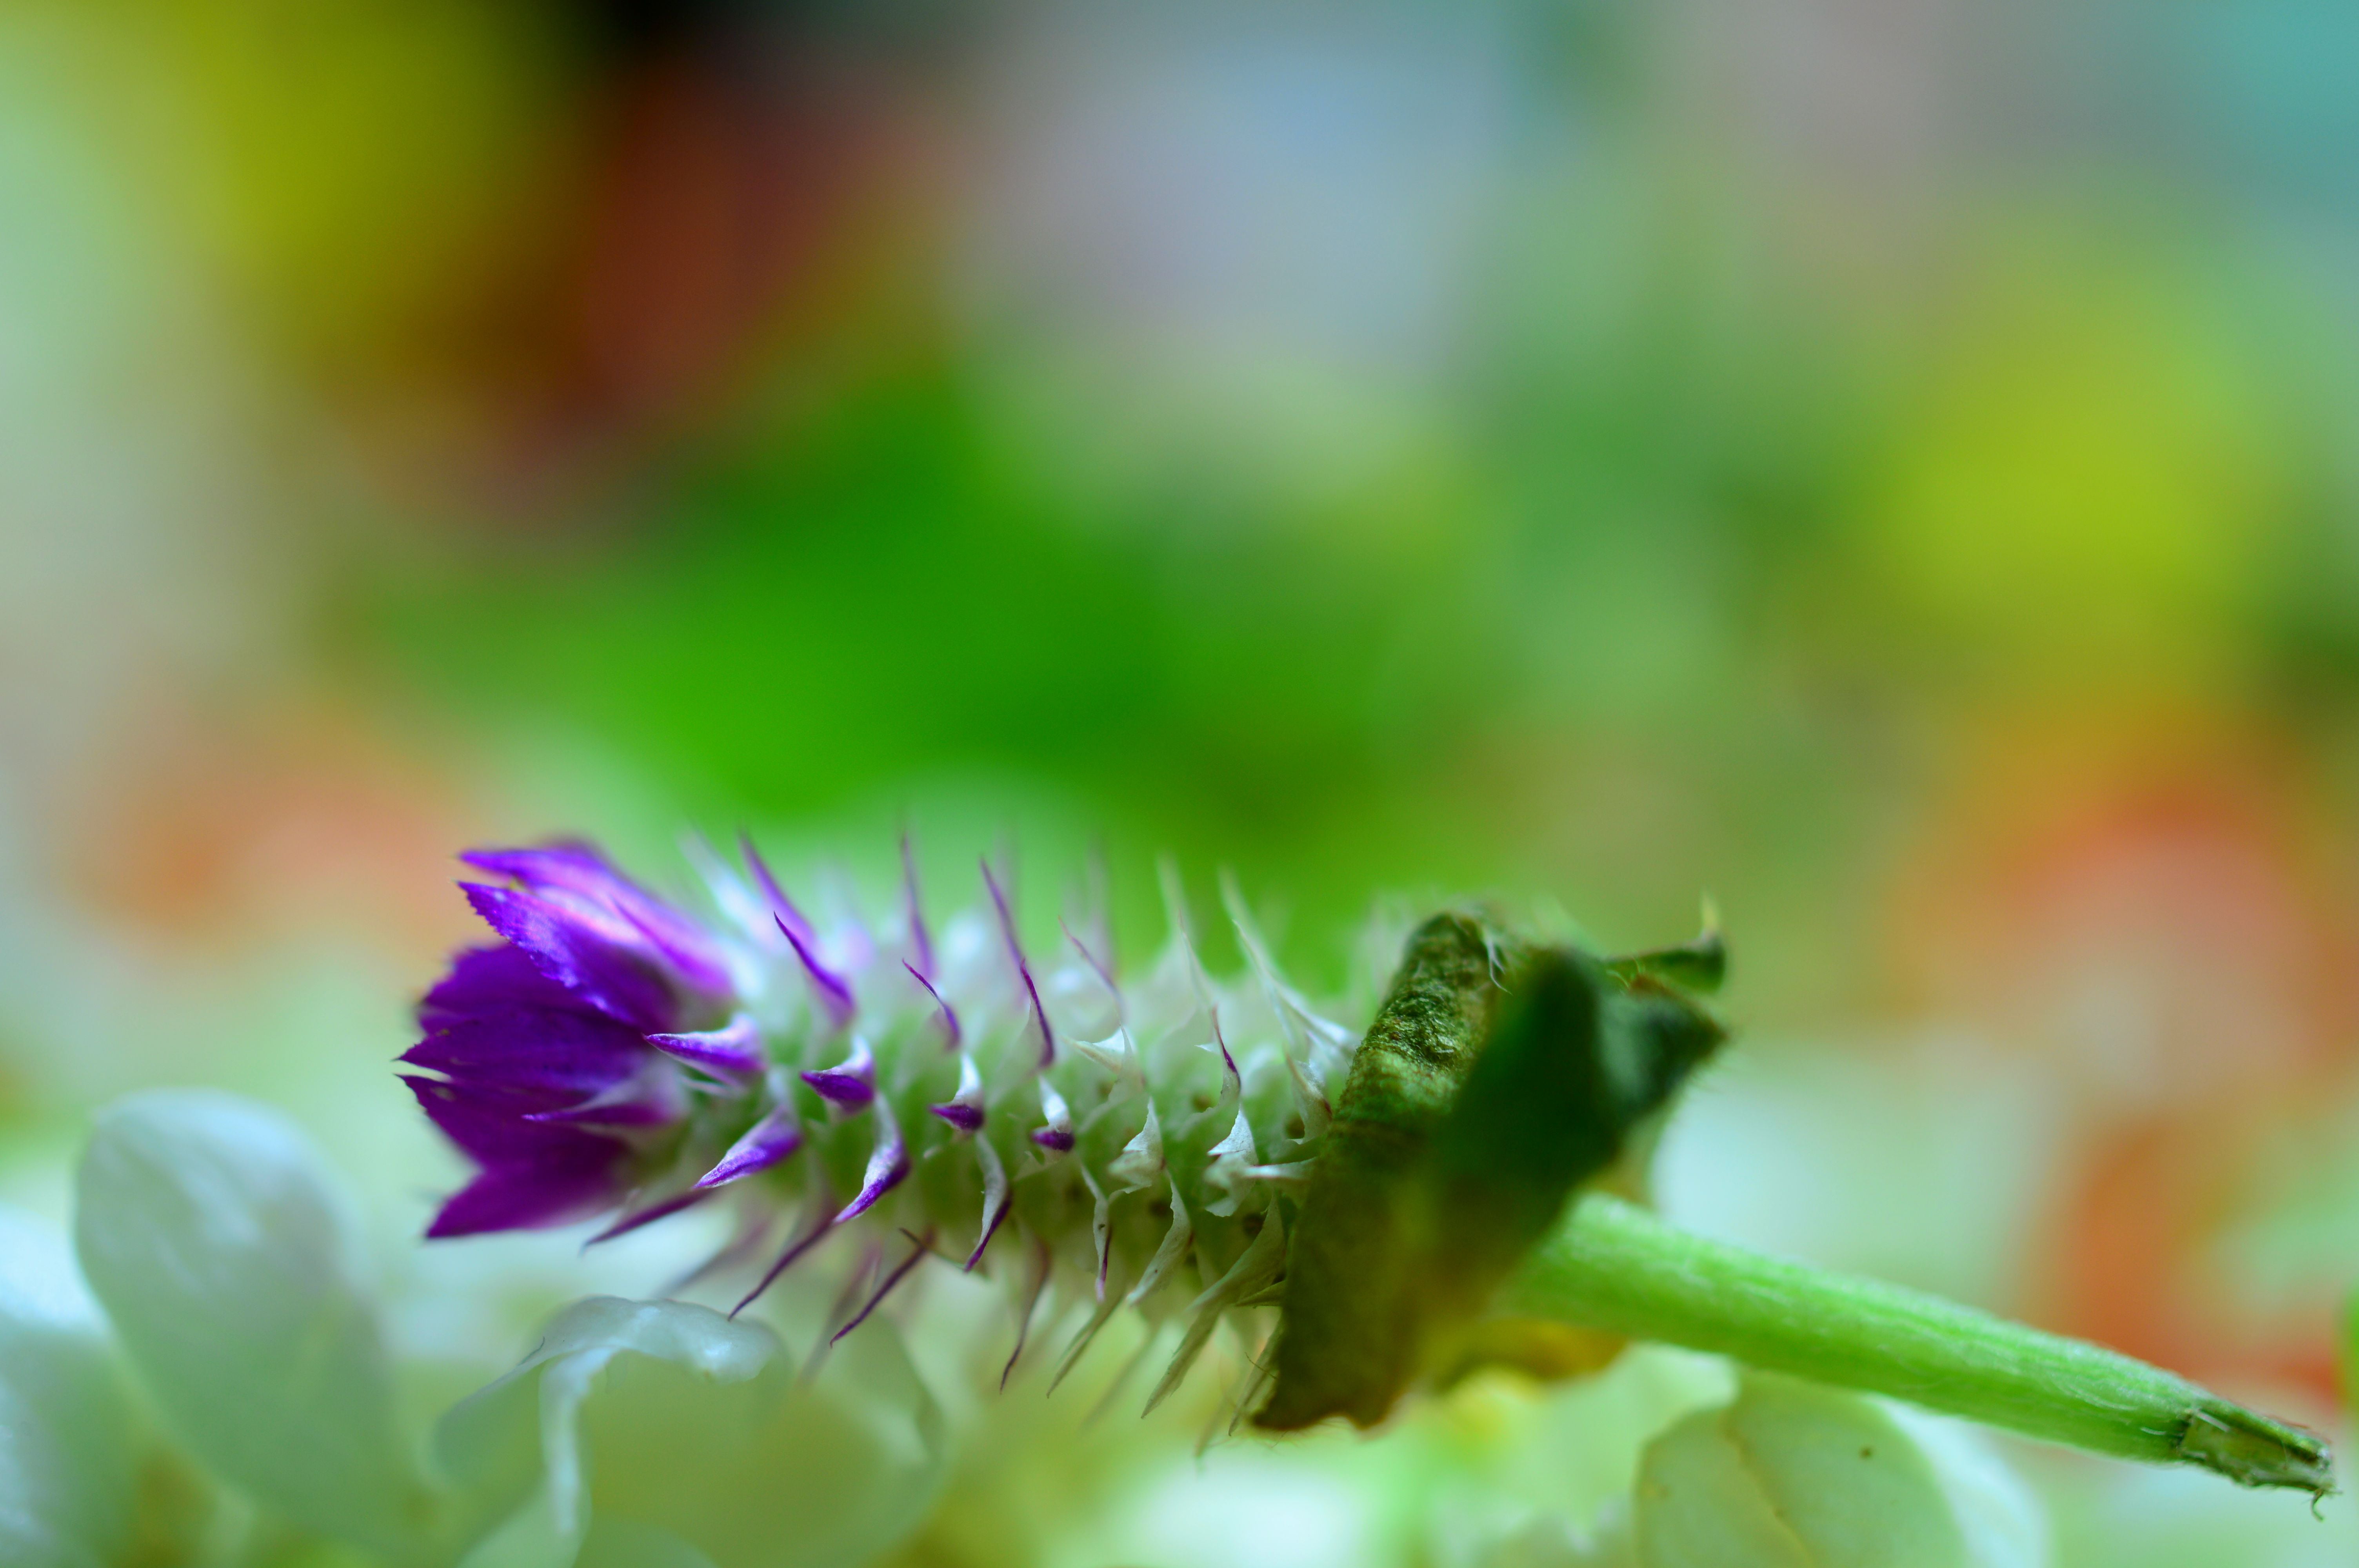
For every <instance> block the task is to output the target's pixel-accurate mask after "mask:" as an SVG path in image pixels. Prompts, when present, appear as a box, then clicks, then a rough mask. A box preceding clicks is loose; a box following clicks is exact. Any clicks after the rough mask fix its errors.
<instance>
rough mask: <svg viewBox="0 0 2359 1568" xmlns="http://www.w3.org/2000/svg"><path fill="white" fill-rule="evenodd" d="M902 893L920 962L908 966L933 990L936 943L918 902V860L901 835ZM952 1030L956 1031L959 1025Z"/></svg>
mask: <svg viewBox="0 0 2359 1568" xmlns="http://www.w3.org/2000/svg"><path fill="white" fill-rule="evenodd" d="M901 892H902V896H903V897H904V898H906V899H907V900H908V905H909V945H910V946H912V947H914V948H916V949H917V956H918V961H917V962H916V963H914V964H911V965H909V966H908V968H909V972H910V973H911V974H913V975H915V976H917V977H918V981H919V984H920V985H923V986H925V988H926V989H928V990H932V989H934V988H933V986H932V984H931V983H930V982H931V980H932V979H933V976H934V942H933V938H932V936H930V935H928V933H927V931H926V912H925V910H924V909H923V908H922V907H920V905H919V902H918V860H917V857H916V856H914V855H912V854H911V853H910V852H909V836H908V834H907V833H904V834H902V835H901ZM934 1000H936V1001H940V1000H942V999H941V997H940V995H939V994H937V995H936V996H935V998H934ZM944 1011H948V1009H947V1008H945V1009H944ZM952 1027H953V1028H954V1029H955V1027H956V1024H955V1022H953V1024H952Z"/></svg>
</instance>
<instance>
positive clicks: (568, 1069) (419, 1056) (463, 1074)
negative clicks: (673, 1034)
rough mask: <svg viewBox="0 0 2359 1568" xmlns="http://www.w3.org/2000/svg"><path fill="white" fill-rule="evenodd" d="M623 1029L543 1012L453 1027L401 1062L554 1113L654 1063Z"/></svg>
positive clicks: (589, 1016) (584, 1016)
mask: <svg viewBox="0 0 2359 1568" xmlns="http://www.w3.org/2000/svg"><path fill="white" fill-rule="evenodd" d="M651 1055H652V1054H651V1053H650V1052H649V1051H648V1050H647V1047H646V1046H645V1045H643V1044H640V1040H639V1036H638V1035H637V1034H636V1033H635V1032H633V1031H632V1030H631V1029H630V1028H629V1027H628V1026H627V1025H625V1024H621V1023H617V1022H614V1021H613V1020H612V1019H609V1018H607V1017H605V1016H604V1015H603V1014H601V1013H583V1012H558V1011H546V1010H533V1011H514V1012H505V1013H494V1014H490V1015H487V1016H483V1017H476V1018H470V1019H466V1020H463V1021H462V1022H456V1023H452V1024H451V1025H449V1026H448V1027H446V1028H443V1029H440V1030H438V1031H436V1032H435V1033H431V1034H429V1035H428V1036H427V1037H426V1038H425V1039H423V1040H420V1041H419V1043H418V1044H415V1045H412V1046H411V1047H410V1048H409V1049H408V1050H407V1051H405V1052H403V1053H402V1054H401V1060H403V1061H405V1062H407V1063H408V1064H409V1065H411V1066H413V1067H424V1068H427V1069H429V1070H430V1071H432V1072H437V1073H440V1074H442V1075H444V1076H447V1077H450V1078H452V1079H454V1080H466V1081H470V1082H473V1083H479V1084H484V1085H496V1086H498V1087H503V1088H507V1089H513V1090H516V1091H517V1092H518V1093H521V1094H529V1095H533V1096H537V1097H539V1098H541V1099H542V1100H543V1101H544V1103H542V1104H539V1105H536V1106H535V1107H533V1108H534V1109H537V1110H549V1109H554V1108H559V1107H560V1106H564V1105H568V1104H572V1103H576V1102H579V1101H581V1100H582V1099H586V1098H592V1097H593V1096H596V1095H600V1094H603V1093H604V1092H605V1091H606V1090H608V1089H610V1088H612V1087H614V1086H615V1085H616V1084H619V1083H624V1082H627V1081H628V1080H629V1079H631V1078H632V1077H633V1076H636V1074H637V1073H638V1071H639V1069H640V1068H641V1067H642V1066H643V1065H645V1064H646V1063H647V1061H648V1060H650V1058H651Z"/></svg>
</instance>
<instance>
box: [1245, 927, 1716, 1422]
mask: <svg viewBox="0 0 2359 1568" xmlns="http://www.w3.org/2000/svg"><path fill="white" fill-rule="evenodd" d="M1723 1037H1724V1031H1723V1029H1722V1028H1721V1026H1720V1024H1719V1023H1718V1022H1717V1021H1716V1020H1714V1019H1713V1018H1712V1016H1711V1015H1710V1014H1709V1013H1708V1012H1706V1011H1704V1010H1703V1009H1702V1008H1701V1006H1700V1005H1699V1004H1697V1003H1696V1002H1694V1001H1693V1000H1690V998H1688V997H1687V996H1686V995H1685V993H1684V992H1682V991H1681V990H1680V989H1677V988H1676V987H1674V986H1672V985H1669V984H1667V983H1665V981H1664V980H1663V979H1660V978H1658V977H1657V976H1656V975H1655V974H1653V973H1649V972H1643V971H1642V972H1636V973H1634V974H1633V975H1631V977H1630V978H1629V979H1627V980H1626V981H1625V980H1624V979H1621V978H1620V977H1617V976H1616V975H1614V973H1613V972H1612V971H1611V970H1609V969H1608V968H1607V967H1606V966H1605V965H1604V964H1603V963H1602V962H1601V961H1599V960H1598V959H1596V958H1593V957H1590V956H1588V955H1586V954H1583V953H1581V952H1578V951H1577V950H1575V949H1572V948H1570V947H1543V948H1531V947H1527V946H1523V945H1522V944H1520V943H1518V942H1516V941H1515V940H1513V939H1511V938H1507V937H1505V936H1503V935H1500V934H1499V933H1498V932H1497V931H1496V930H1495V929H1494V928H1492V927H1491V926H1489V925H1486V924H1485V923H1484V922H1483V921H1481V920H1479V919H1477V918H1475V917H1473V916H1471V915H1467V914H1443V915H1438V916H1436V917H1435V918H1434V919H1432V920H1430V921H1428V922H1427V923H1426V924H1425V925H1423V926H1421V927H1419V930H1418V932H1417V933H1416V934H1415V935H1413V936H1412V937H1411V938H1410V940H1409V944H1408V950H1407V953H1406V955H1405V957H1404V958H1403V961H1402V965H1401V968H1400V972H1399V974H1398V975H1397V977H1396V979H1395V980H1394V982H1393V989H1392V992H1391V994H1390V995H1389V996H1388V997H1387V998H1386V1000H1385V1003H1384V1006H1383V1007H1382V1008H1381V1009H1379V1010H1378V1011H1377V1014H1376V1017H1375V1022H1373V1023H1372V1024H1371V1025H1370V1027H1369V1030H1368V1033H1367V1036H1366V1038H1365V1039H1364V1041H1363V1042H1362V1044H1361V1046H1360V1049H1359V1052H1358V1053H1357V1054H1355V1055H1354V1057H1353V1065H1352V1073H1351V1076H1350V1077H1349V1079H1348V1080H1347V1081H1346V1084H1345V1087H1344V1090H1343V1095H1342V1096H1341V1098H1339V1100H1338V1102H1337V1105H1336V1108H1335V1120H1334V1125H1333V1126H1332V1128H1331V1129H1330V1130H1329V1133H1328V1140H1327V1144H1326V1147H1325V1149H1324V1150H1323V1151H1322V1152H1321V1156H1320V1160H1319V1164H1318V1168H1317V1170H1316V1171H1315V1173H1313V1175H1312V1178H1311V1184H1310V1191H1309V1193H1308V1194H1307V1195H1306V1196H1305V1198H1304V1202H1303V1210H1302V1218H1301V1222H1300V1225H1299V1227H1298V1234H1297V1237H1296V1241H1295V1247H1294V1252H1293V1255H1292V1257H1291V1258H1290V1260H1289V1261H1288V1280H1287V1284H1286V1295H1285V1301H1284V1305H1283V1308H1282V1317H1281V1331H1280V1336H1279V1341H1278V1348H1277V1378H1276V1381H1275V1386H1274V1388H1273V1390H1272V1392H1271V1395H1270V1399H1269V1401H1268V1403H1267V1404H1266V1405H1265V1406H1264V1407H1263V1408H1262V1410H1261V1411H1259V1412H1258V1413H1257V1414H1256V1417H1255V1420H1256V1422H1257V1423H1258V1424H1259V1425H1261V1426H1263V1427H1266V1428H1270V1429H1274V1430H1280V1431H1285V1430H1292V1429H1295V1428H1299V1427H1302V1426H1307V1425H1310V1424H1311V1423H1312V1422H1317V1421H1320V1420H1322V1419H1324V1418H1325V1417H1327V1416H1331V1415H1338V1414H1340V1415H1343V1416H1345V1417H1348V1418H1349V1419H1350V1420H1351V1421H1352V1422H1353V1423H1354V1424H1357V1425H1360V1426H1368V1425H1372V1424H1374V1423H1375V1422H1378V1421H1381V1420H1382V1419H1384V1417H1385V1415H1386V1413H1387V1412H1388V1411H1390V1410H1391V1409H1392V1406H1393V1404H1394V1402H1395V1401H1396V1400H1398V1399H1399V1397H1400V1395H1401V1394H1402V1392H1403V1391H1404V1390H1407V1388H1408V1386H1409V1385H1410V1383H1412V1382H1413V1381H1415V1380H1416V1379H1418V1378H1419V1377H1420V1376H1423V1375H1428V1374H1432V1373H1436V1372H1443V1371H1447V1370H1449V1369H1451V1368H1458V1367H1462V1365H1463V1364H1464V1361H1465V1357H1466V1352H1467V1350H1468V1348H1469V1347H1468V1346H1467V1344H1466V1343H1465V1334H1466V1331H1467V1330H1468V1328H1469V1327H1470V1325H1473V1323H1474V1321H1475V1320H1476V1319H1477V1318H1478V1317H1480V1316H1481V1314H1483V1312H1484V1309H1485V1307H1486V1306H1487V1304H1488V1303H1489V1300H1490V1297H1491V1295H1492V1293H1493V1292H1494V1291H1495V1289H1496V1287H1497V1286H1498V1284H1499V1283H1500V1282H1501V1281H1503V1280H1505V1279H1506V1277H1507V1275H1508V1274H1509V1273H1511V1272H1512V1271H1514V1270H1515V1268H1516V1267H1517V1264H1518V1263H1519V1262H1520V1261H1521V1260H1522V1259H1523V1257H1524V1256H1525V1254H1526V1253H1527V1251H1529V1250H1530V1249H1531V1248H1532V1247H1534V1246H1535V1245H1537V1244H1538V1242H1539V1241H1540V1240H1541V1239H1543V1238H1545V1237H1546V1236H1547V1235H1548V1234H1549V1231H1550V1230H1551V1228H1552V1227H1554V1226H1555V1224H1556V1222H1557V1219H1558V1217H1559V1216H1560V1214H1561V1213H1562V1212H1563V1210H1564V1206H1565V1204H1566V1202H1567V1201H1568V1200H1569V1199H1570V1198H1571V1196H1572V1195H1573V1193H1574V1192H1575V1191H1576V1190H1578V1189H1579V1188H1580V1187H1581V1186H1582V1185H1583V1184H1587V1183H1589V1182H1592V1181H1594V1180H1595V1179H1597V1178H1598V1177H1599V1176H1601V1175H1602V1174H1603V1173H1605V1172H1606V1171H1608V1170H1609V1169H1611V1168H1612V1167H1613V1166H1614V1163H1615V1162H1616V1161H1617V1160H1619V1159H1620V1158H1621V1157H1622V1155H1623V1154H1624V1152H1625V1150H1626V1149H1627V1148H1628V1147H1629V1146H1630V1144H1631V1142H1632V1141H1633V1137H1634V1134H1635V1133H1636V1131H1637V1130H1638V1129H1640V1127H1641V1126H1642V1124H1644V1123H1645V1122H1646V1121H1647V1119H1648V1118H1650V1117H1651V1116H1652V1115H1653V1113H1654V1112H1656V1111H1657V1110H1658V1109H1659V1108H1661V1107H1662V1106H1663V1105H1664V1104H1665V1102H1666V1101H1667V1100H1668V1099H1669V1097H1670V1096H1671V1094H1672V1093H1673V1092H1675V1091H1676V1089H1677V1088H1678V1087H1679V1085H1680V1083H1681V1082H1683V1081H1684V1080H1685V1078H1686V1076H1687V1075H1688V1074H1689V1072H1690V1070H1691V1069H1692V1068H1693V1067H1694V1066H1695V1065H1696V1064H1697V1063H1698V1062H1700V1061H1701V1060H1702V1059H1703V1058H1704V1057H1705V1056H1706V1055H1708V1054H1710V1053H1711V1051H1712V1049H1713V1048H1714V1047H1715V1046H1716V1045H1717V1044H1719V1043H1720V1041H1721V1040H1722V1039H1723Z"/></svg>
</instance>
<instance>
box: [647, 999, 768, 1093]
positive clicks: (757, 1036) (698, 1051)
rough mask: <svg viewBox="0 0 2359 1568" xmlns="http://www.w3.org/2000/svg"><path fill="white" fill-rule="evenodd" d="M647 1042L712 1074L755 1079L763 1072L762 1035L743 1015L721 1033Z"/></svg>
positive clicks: (665, 1036) (670, 1036) (655, 1037)
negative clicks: (752, 1077)
mask: <svg viewBox="0 0 2359 1568" xmlns="http://www.w3.org/2000/svg"><path fill="white" fill-rule="evenodd" d="M647 1044H650V1045H652V1046H654V1047H655V1048H656V1049H657V1050H658V1051H661V1052H662V1053H663V1054H666V1055H667V1056H672V1057H676V1058H678V1059H679V1060H680V1061H683V1062H685V1063H687V1064H688V1065H690V1066H691V1067H701V1068H703V1069H704V1070H705V1071H706V1072H708V1073H719V1074H723V1075H724V1076H746V1077H751V1076H755V1075H756V1074H758V1073H760V1072H761V1070H762V1065H763V1063H762V1031H761V1029H760V1028H759V1027H758V1026H756V1023H755V1022H754V1021H753V1020H752V1019H751V1018H748V1017H747V1016H745V1014H744V1013H742V1012H741V1013H739V1014H738V1015H737V1016H736V1017H734V1018H733V1019H731V1020H730V1021H729V1022H728V1023H727V1024H725V1025H723V1027H722V1028H719V1029H708V1030H705V1031H703V1032H701V1033H694V1034H650V1035H648V1036H647Z"/></svg>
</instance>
